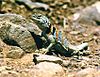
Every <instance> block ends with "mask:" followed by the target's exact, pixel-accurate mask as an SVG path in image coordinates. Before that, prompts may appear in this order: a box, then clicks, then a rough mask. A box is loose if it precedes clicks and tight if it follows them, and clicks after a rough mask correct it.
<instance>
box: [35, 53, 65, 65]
mask: <svg viewBox="0 0 100 77" xmlns="http://www.w3.org/2000/svg"><path fill="white" fill-rule="evenodd" d="M33 61H36V62H37V63H40V62H53V63H57V64H62V63H63V60H62V59H61V58H59V57H55V56H50V55H43V54H36V53H35V54H33Z"/></svg>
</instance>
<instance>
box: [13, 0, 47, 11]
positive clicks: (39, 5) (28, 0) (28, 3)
mask: <svg viewBox="0 0 100 77" xmlns="http://www.w3.org/2000/svg"><path fill="white" fill-rule="evenodd" d="M15 1H16V2H18V3H22V4H25V5H26V6H28V7H29V8H30V9H34V8H44V9H45V10H47V9H48V8H49V6H48V5H47V4H44V3H39V2H32V1H31V0H15Z"/></svg>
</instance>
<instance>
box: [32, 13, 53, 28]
mask: <svg viewBox="0 0 100 77" xmlns="http://www.w3.org/2000/svg"><path fill="white" fill-rule="evenodd" d="M32 20H34V22H35V23H36V24H40V25H41V26H43V27H48V28H49V26H50V25H51V24H50V21H49V19H48V18H47V17H46V16H44V15H42V14H33V15H32Z"/></svg>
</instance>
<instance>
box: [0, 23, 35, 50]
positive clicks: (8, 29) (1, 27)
mask: <svg viewBox="0 0 100 77" xmlns="http://www.w3.org/2000/svg"><path fill="white" fill-rule="evenodd" d="M0 38H1V39H2V40H3V41H4V42H5V43H7V44H10V45H14V46H19V47H21V48H22V49H23V50H24V51H26V52H34V50H35V49H36V44H35V41H34V39H33V37H32V35H31V33H30V32H29V31H28V30H27V29H26V28H24V27H22V26H20V25H16V24H13V23H11V22H7V21H4V22H1V23H0Z"/></svg>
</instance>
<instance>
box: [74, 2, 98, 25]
mask: <svg viewBox="0 0 100 77" xmlns="http://www.w3.org/2000/svg"><path fill="white" fill-rule="evenodd" d="M99 7H100V1H98V2H96V3H95V4H93V5H91V6H88V7H86V8H84V9H82V10H80V11H79V12H77V13H75V14H74V16H73V21H74V22H76V23H77V22H78V23H85V24H86V23H87V24H93V25H100V8H99Z"/></svg>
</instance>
